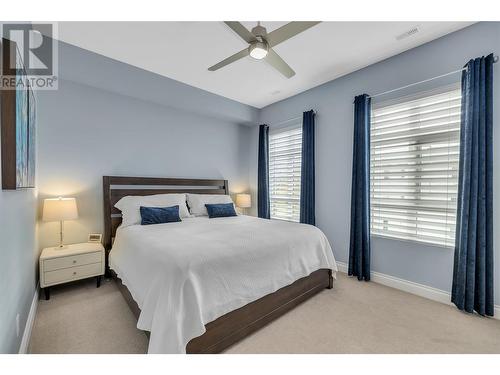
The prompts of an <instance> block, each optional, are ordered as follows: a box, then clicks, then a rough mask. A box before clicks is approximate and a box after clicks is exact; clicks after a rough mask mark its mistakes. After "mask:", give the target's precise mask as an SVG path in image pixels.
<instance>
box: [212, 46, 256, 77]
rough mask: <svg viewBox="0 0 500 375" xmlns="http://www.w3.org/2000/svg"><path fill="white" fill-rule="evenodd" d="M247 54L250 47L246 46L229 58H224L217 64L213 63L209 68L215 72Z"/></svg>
mask: <svg viewBox="0 0 500 375" xmlns="http://www.w3.org/2000/svg"><path fill="white" fill-rule="evenodd" d="M245 56H248V48H245V49H243V50H241V51H240V52H238V53H235V54H234V55H232V56H229V57H228V58H227V59H224V60H222V61H221V62H219V63H217V64H215V65H212V66H211V67H210V68H208V70H210V71H211V72H213V71H215V70H218V69H220V68H223V67H224V66H226V65H229V64H231V63H233V62H235V61H237V60H239V59H242V58H243V57H245Z"/></svg>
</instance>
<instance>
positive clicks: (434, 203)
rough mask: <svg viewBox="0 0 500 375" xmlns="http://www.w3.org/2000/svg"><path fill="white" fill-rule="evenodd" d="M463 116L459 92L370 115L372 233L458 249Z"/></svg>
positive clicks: (404, 103) (450, 92)
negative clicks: (461, 118)
mask: <svg viewBox="0 0 500 375" xmlns="http://www.w3.org/2000/svg"><path fill="white" fill-rule="evenodd" d="M460 111H461V93H460V89H453V90H448V91H446V92H444V93H440V94H433V95H428V96H425V97H421V98H419V99H413V100H407V101H405V102H402V103H401V102H400V103H399V104H395V105H389V106H383V107H380V108H374V109H373V110H372V117H371V155H370V161H371V163H370V190H371V196H370V198H371V232H372V234H374V235H380V236H387V237H392V238H398V239H404V240H414V241H419V242H426V243H432V244H437V245H443V246H454V244H455V222H456V206H457V188H458V163H459V131H460Z"/></svg>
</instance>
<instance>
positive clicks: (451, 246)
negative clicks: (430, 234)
mask: <svg viewBox="0 0 500 375" xmlns="http://www.w3.org/2000/svg"><path fill="white" fill-rule="evenodd" d="M370 237H371V238H372V239H373V238H382V239H385V240H391V241H398V242H405V243H411V244H413V245H424V246H429V247H437V248H439V249H445V250H454V249H455V245H440V244H435V243H430V242H423V241H416V240H405V239H402V238H395V237H391V236H384V235H381V234H371V235H370Z"/></svg>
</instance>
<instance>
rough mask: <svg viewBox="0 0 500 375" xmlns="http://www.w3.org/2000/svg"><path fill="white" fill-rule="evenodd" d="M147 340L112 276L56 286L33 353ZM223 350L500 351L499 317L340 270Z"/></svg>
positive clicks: (41, 309) (135, 345)
mask: <svg viewBox="0 0 500 375" xmlns="http://www.w3.org/2000/svg"><path fill="white" fill-rule="evenodd" d="M147 344H148V342H147V338H146V336H145V335H144V333H142V332H141V331H139V330H137V329H136V328H135V319H134V316H133V315H132V313H131V312H130V310H129V308H128V306H127V304H126V302H125V300H124V299H123V297H122V296H121V294H120V292H119V291H118V289H117V287H116V285H115V284H114V282H113V281H106V282H104V283H103V285H102V286H101V288H99V289H96V288H95V284H94V281H93V280H89V281H82V282H78V283H73V284H71V285H67V286H61V287H58V288H53V290H52V296H51V299H50V301H45V300H41V301H40V304H39V306H38V312H37V316H36V320H35V325H34V328H33V333H32V337H31V343H30V352H31V353H145V352H146V351H147ZM226 353H500V321H499V320H494V319H488V318H482V317H479V316H477V315H468V314H464V313H461V312H459V311H458V310H456V309H455V308H454V307H452V306H447V305H444V304H441V303H437V302H433V301H430V300H427V299H424V298H421V297H417V296H414V295H411V294H407V293H404V292H401V291H398V290H396V289H392V288H388V287H385V286H382V285H379V284H376V283H373V282H370V283H366V282H358V281H357V280H355V279H350V278H347V277H346V276H345V275H343V274H339V276H338V280H337V282H336V284H335V287H334V289H333V290H325V291H323V292H321V293H320V294H318V295H317V296H315V297H313V298H312V299H310V300H308V301H306V302H305V303H303V304H302V305H300V306H298V307H297V308H295V309H294V310H293V311H291V312H289V313H287V314H286V315H284V316H283V317H281V318H279V319H278V320H276V321H274V322H273V323H271V324H269V325H268V326H266V327H264V328H263V329H261V330H260V331H258V332H256V333H254V334H253V335H251V336H250V337H248V338H246V339H245V340H243V341H241V342H240V343H238V344H236V345H234V346H232V347H231V348H229V349H228V350H227V351H226Z"/></svg>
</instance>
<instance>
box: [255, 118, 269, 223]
mask: <svg viewBox="0 0 500 375" xmlns="http://www.w3.org/2000/svg"><path fill="white" fill-rule="evenodd" d="M257 215H258V216H259V217H261V218H263V219H270V218H271V203H270V199H269V126H268V125H260V127H259V162H258V172H257Z"/></svg>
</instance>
